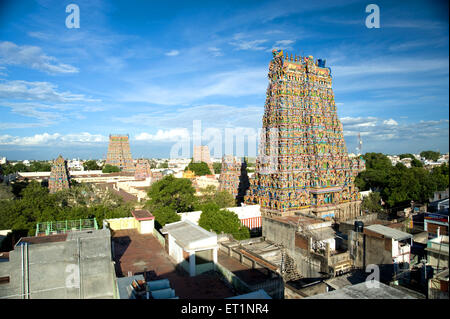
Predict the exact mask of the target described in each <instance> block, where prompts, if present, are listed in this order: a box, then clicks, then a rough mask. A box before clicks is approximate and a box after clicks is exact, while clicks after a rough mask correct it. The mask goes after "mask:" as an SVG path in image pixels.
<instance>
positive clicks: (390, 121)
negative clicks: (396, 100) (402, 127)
mask: <svg viewBox="0 0 450 319" xmlns="http://www.w3.org/2000/svg"><path fill="white" fill-rule="evenodd" d="M383 124H386V125H398V123H397V122H396V121H395V120H393V119H389V120H384V121H383Z"/></svg>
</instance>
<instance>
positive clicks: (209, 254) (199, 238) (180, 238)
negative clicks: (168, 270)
mask: <svg viewBox="0 0 450 319" xmlns="http://www.w3.org/2000/svg"><path fill="white" fill-rule="evenodd" d="M161 233H162V234H164V235H167V239H166V240H167V241H166V243H167V245H168V250H169V255H170V256H171V257H173V258H174V259H175V261H176V262H177V263H178V264H179V265H181V267H182V268H183V269H184V270H186V271H187V272H188V273H189V275H190V276H191V277H193V276H196V275H199V274H201V273H204V272H206V271H210V270H214V269H215V264H216V263H217V251H218V249H219V245H218V244H217V235H216V234H215V233H211V232H209V231H206V230H204V229H203V228H201V227H200V226H197V225H195V224H194V223H192V222H190V221H188V220H183V221H179V222H175V223H171V224H166V225H165V226H164V227H163V228H162V229H161Z"/></svg>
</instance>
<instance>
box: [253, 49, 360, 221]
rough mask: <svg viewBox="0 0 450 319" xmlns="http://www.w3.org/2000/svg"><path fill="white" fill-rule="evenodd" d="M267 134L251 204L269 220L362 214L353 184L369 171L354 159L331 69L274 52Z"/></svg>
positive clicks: (264, 133) (265, 120) (263, 136)
mask: <svg viewBox="0 0 450 319" xmlns="http://www.w3.org/2000/svg"><path fill="white" fill-rule="evenodd" d="M268 78H269V86H268V89H267V97H266V103H265V109H264V116H263V129H262V133H261V140H260V145H259V154H258V157H257V160H256V167H255V174H254V176H253V177H252V178H251V180H250V189H249V191H248V192H247V196H246V203H248V204H259V205H261V210H262V212H263V214H264V215H265V216H267V217H271V216H274V215H275V216H284V215H293V214H295V213H297V212H303V213H307V214H313V215H315V216H317V217H323V218H332V219H336V220H346V219H349V218H354V217H356V216H359V214H360V204H361V201H360V198H359V192H358V189H357V188H356V187H355V185H354V179H355V177H356V175H357V174H358V173H359V172H360V171H361V170H364V169H365V163H364V160H363V159H362V157H359V158H356V159H353V160H351V159H350V158H349V157H348V153H347V148H346V145H345V141H344V136H343V127H342V124H341V122H340V121H339V119H338V116H337V112H336V106H335V101H334V94H333V90H332V88H331V69H330V68H327V67H325V60H321V59H319V60H317V61H314V60H313V57H312V56H309V57H298V58H297V57H296V58H295V59H294V60H293V59H292V58H291V59H289V58H288V56H287V55H286V57H284V55H283V51H281V50H279V51H276V50H274V51H273V59H272V60H271V62H270V64H269V75H268Z"/></svg>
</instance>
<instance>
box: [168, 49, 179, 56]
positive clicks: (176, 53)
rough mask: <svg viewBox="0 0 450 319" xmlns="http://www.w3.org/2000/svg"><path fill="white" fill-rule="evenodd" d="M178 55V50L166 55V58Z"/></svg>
mask: <svg viewBox="0 0 450 319" xmlns="http://www.w3.org/2000/svg"><path fill="white" fill-rule="evenodd" d="M178 54H180V51H178V50H172V51H169V52H167V53H166V55H167V56H176V55H178Z"/></svg>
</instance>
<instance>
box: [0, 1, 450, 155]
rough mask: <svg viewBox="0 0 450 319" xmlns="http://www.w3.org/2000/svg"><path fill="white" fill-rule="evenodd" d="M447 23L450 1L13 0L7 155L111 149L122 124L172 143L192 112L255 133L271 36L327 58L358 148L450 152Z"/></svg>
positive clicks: (3, 26)
mask: <svg viewBox="0 0 450 319" xmlns="http://www.w3.org/2000/svg"><path fill="white" fill-rule="evenodd" d="M70 3H74V4H77V5H78V6H79V8H80V28H78V29H75V28H73V29H69V28H67V27H66V25H65V20H66V17H67V16H68V15H69V13H66V10H65V9H66V6H67V5H68V4H70ZM370 3H375V4H377V5H378V6H379V8H380V28H379V29H376V28H372V29H368V28H367V27H366V26H365V20H366V17H367V15H369V13H366V12H365V8H366V6H367V5H368V4H370ZM448 29H449V22H448V4H447V3H446V1H376V2H363V1H298V0H296V1H195V2H194V1H133V0H127V1H75V0H74V1H44V0H42V1H2V3H1V4H0V156H6V157H7V158H9V159H51V158H55V157H56V156H57V155H58V154H62V155H63V156H64V157H69V158H73V157H81V158H101V157H105V155H106V151H107V140H108V135H109V134H115V133H117V134H129V135H130V144H131V150H132V153H133V156H134V157H138V156H145V157H169V152H170V150H171V148H172V147H173V145H174V143H176V142H177V141H180V140H184V141H186V140H187V139H188V138H189V137H191V132H192V130H193V121H194V120H200V121H201V126H202V129H203V130H208V129H210V132H215V133H214V134H216V133H217V134H221V132H222V133H223V132H224V130H225V129H226V128H227V129H236V130H237V132H238V131H239V130H240V129H243V128H247V129H250V131H254V132H255V134H256V132H257V130H258V129H260V127H261V125H262V115H263V112H264V102H265V93H266V88H267V84H268V81H267V72H268V63H269V61H270V59H271V50H272V49H273V48H280V49H284V50H285V51H287V52H288V53H293V54H298V55H312V56H314V58H325V59H326V60H327V66H330V67H331V69H332V75H333V90H334V94H335V99H336V104H337V109H338V115H339V118H340V120H341V121H342V123H343V126H344V136H345V139H346V143H347V148H348V150H349V152H355V147H356V145H357V134H358V133H360V134H361V137H362V139H363V152H383V153H389V154H398V153H403V152H420V151H421V150H426V149H433V150H439V151H441V152H448V139H449V130H448V128H449V122H448V120H449V111H448V110H449V109H448V107H449V89H448V87H449V73H448V72H449V71H448V68H449V34H448ZM211 130H212V131H211ZM210 135H211V134H210ZM191 142H192V140H191ZM202 142H203V143H204V144H208V143H209V139H208V138H207V137H206V138H205V140H202ZM215 152H216V153H215V154H219V153H221V152H219V153H217V151H215ZM238 155H241V154H238ZM249 155H253V154H249Z"/></svg>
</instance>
